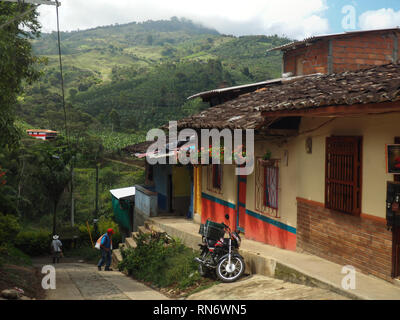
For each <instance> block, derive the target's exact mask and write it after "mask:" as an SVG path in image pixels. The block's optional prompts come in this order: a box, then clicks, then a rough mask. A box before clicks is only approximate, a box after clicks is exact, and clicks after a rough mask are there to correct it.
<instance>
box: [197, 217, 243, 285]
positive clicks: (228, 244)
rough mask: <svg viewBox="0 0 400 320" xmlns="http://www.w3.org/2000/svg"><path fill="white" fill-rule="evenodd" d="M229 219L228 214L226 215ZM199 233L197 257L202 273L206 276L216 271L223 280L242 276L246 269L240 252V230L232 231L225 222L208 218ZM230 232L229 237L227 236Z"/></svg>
mask: <svg viewBox="0 0 400 320" xmlns="http://www.w3.org/2000/svg"><path fill="white" fill-rule="evenodd" d="M225 218H226V219H229V216H228V215H225ZM199 233H200V234H201V235H202V236H203V237H202V242H203V243H202V244H199V246H200V252H201V254H200V257H197V258H195V261H196V262H197V263H198V264H199V267H198V270H199V273H200V275H202V276H205V275H207V274H208V273H210V272H215V273H216V275H217V277H218V279H220V280H221V281H222V282H234V281H236V280H237V279H239V278H240V276H241V275H242V274H243V272H244V269H245V264H244V259H243V257H242V256H241V255H240V254H239V253H238V250H239V247H240V243H241V238H240V236H239V233H240V232H239V231H233V232H232V231H231V229H230V228H229V226H227V225H226V224H224V223H216V222H212V221H211V220H207V221H206V223H205V224H202V225H200V230H199ZM225 233H228V235H229V238H225V237H224V236H225Z"/></svg>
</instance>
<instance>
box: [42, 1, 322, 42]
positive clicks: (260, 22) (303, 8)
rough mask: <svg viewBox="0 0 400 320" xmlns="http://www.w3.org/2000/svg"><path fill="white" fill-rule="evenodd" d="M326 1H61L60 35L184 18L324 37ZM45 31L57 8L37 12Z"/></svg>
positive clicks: (248, 30) (224, 29)
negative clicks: (62, 33) (69, 31)
mask: <svg viewBox="0 0 400 320" xmlns="http://www.w3.org/2000/svg"><path fill="white" fill-rule="evenodd" d="M326 1H327V0H268V1H267V0H248V1H246V2H243V1H239V0H203V1H191V0H189V1H188V0H170V1H165V0H114V1H110V0H85V1H82V0H63V1H61V2H62V5H61V7H60V8H59V12H60V27H61V29H62V30H76V29H78V28H79V29H86V28H92V27H96V26H99V25H109V24H113V23H120V24H122V23H127V22H132V21H137V22H139V21H145V20H149V19H151V20H159V19H169V18H170V17H172V16H177V17H185V18H188V19H191V20H193V21H195V22H200V23H202V24H203V25H205V26H207V27H212V28H215V29H217V30H218V31H219V32H221V33H226V34H234V35H245V34H275V33H276V34H279V35H283V34H284V35H287V36H289V37H292V38H296V39H301V38H303V37H308V36H311V35H315V34H321V33H327V32H328V30H329V25H328V20H327V18H325V17H324V13H325V12H326V10H327V4H326ZM39 12H40V14H41V17H40V21H41V23H42V25H43V31H44V32H49V31H51V30H55V27H56V22H55V8H54V7H51V6H41V7H40V8H39Z"/></svg>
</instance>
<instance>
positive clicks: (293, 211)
mask: <svg viewBox="0 0 400 320" xmlns="http://www.w3.org/2000/svg"><path fill="white" fill-rule="evenodd" d="M267 150H270V151H271V152H272V155H271V157H272V158H273V159H280V160H281V161H280V162H279V193H278V211H279V218H274V217H271V216H268V217H270V218H271V219H274V220H277V221H280V222H282V223H284V224H286V225H289V226H292V227H296V221H297V218H296V217H297V206H296V174H297V171H296V170H297V166H296V154H295V143H294V142H290V143H278V142H277V141H276V140H264V141H256V143H255V145H254V152H255V155H256V157H262V156H263V155H264V154H265V152H266V151H267ZM284 150H287V151H288V166H286V164H285V163H283V157H284ZM255 175H256V168H254V171H253V173H252V174H251V175H249V176H248V177H247V190H246V209H248V210H251V211H253V212H256V213H259V212H258V211H256V208H255Z"/></svg>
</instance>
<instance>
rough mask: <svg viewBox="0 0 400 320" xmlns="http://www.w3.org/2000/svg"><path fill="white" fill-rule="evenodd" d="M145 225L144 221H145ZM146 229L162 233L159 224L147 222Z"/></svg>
mask: <svg viewBox="0 0 400 320" xmlns="http://www.w3.org/2000/svg"><path fill="white" fill-rule="evenodd" d="M145 226H146V223H145ZM147 229H148V230H150V231H152V232H158V233H164V232H165V231H164V229H162V228H160V227H159V226H157V225H155V224H150V223H148V224H147Z"/></svg>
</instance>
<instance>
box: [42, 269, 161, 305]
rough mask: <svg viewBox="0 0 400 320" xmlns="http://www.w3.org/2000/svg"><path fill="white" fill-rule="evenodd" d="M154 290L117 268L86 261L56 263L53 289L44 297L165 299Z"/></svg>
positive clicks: (48, 298) (57, 298)
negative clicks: (98, 268) (98, 267)
mask: <svg viewBox="0 0 400 320" xmlns="http://www.w3.org/2000/svg"><path fill="white" fill-rule="evenodd" d="M165 299H168V298H167V297H166V296H164V295H162V294H161V293H159V292H158V291H156V290H153V289H151V288H149V287H147V286H146V285H144V284H142V283H140V282H137V281H135V280H133V279H132V278H130V277H127V276H125V275H124V274H123V273H121V272H118V271H108V272H105V271H97V267H96V266H95V265H90V264H85V263H60V264H56V289H55V290H47V295H46V300H165Z"/></svg>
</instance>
